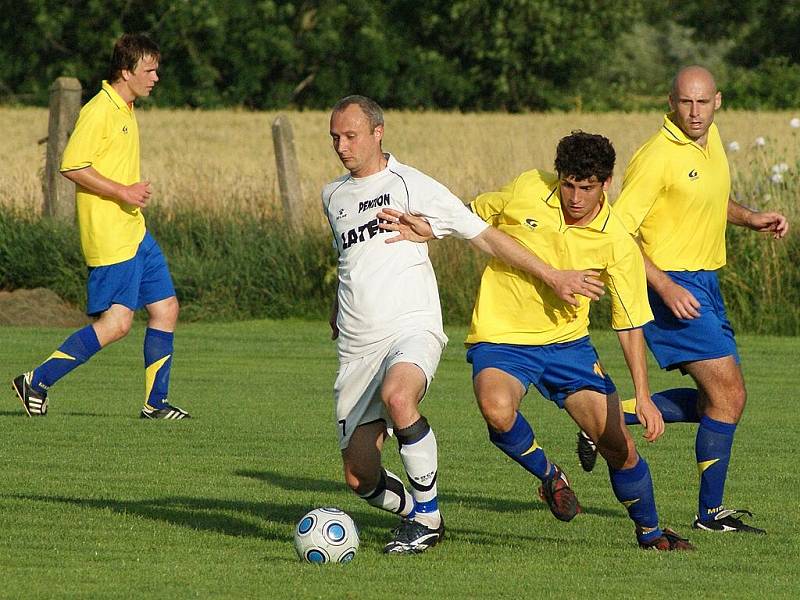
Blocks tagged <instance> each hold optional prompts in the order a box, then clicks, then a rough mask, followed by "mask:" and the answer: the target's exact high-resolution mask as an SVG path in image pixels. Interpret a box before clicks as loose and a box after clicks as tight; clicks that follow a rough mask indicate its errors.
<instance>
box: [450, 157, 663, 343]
mask: <svg viewBox="0 0 800 600" xmlns="http://www.w3.org/2000/svg"><path fill="white" fill-rule="evenodd" d="M602 202H603V203H602V206H601V208H600V212H599V213H598V214H597V215H596V216H595V218H594V219H593V220H592V221H591V222H590V223H588V224H587V225H582V226H574V225H572V226H571V225H567V224H565V222H564V212H563V209H562V207H561V197H560V193H559V183H558V178H557V176H556V175H553V174H551V173H545V172H542V171H538V170H534V171H527V172H525V173H523V174H522V175H520V176H519V177H517V179H515V180H514V181H513V182H512V183H510V184H509V185H507V186H506V187H504V188H503V189H502V190H500V191H499V192H488V193H486V194H481V195H480V196H478V197H477V198H476V199H475V200H474V201H473V202H472V203H471V204H470V207H471V209H472V210H473V211H474V212H475V213H476V214H477V215H478V216H480V217H481V218H483V219H484V220H485V221H487V222H488V223H490V224H491V225H493V226H494V227H497V228H498V229H500V230H501V231H503V232H505V233H507V234H508V235H510V236H511V237H513V238H514V239H515V240H517V241H518V242H519V243H521V244H522V245H523V246H525V247H526V248H528V249H529V250H531V251H532V252H534V253H536V255H537V256H539V258H541V259H542V260H544V261H545V262H547V263H548V264H550V265H552V266H554V267H556V268H558V269H578V270H582V269H595V270H597V271H600V272H601V278H602V279H603V281H604V282H605V284H606V286H607V290H608V292H609V294H610V296H611V307H612V319H611V320H612V323H611V324H612V327H613V328H614V329H631V328H635V327H641V326H642V325H644V324H645V323H647V322H648V321H650V320H652V319H653V314H652V312H651V311H650V304H649V302H648V300H647V281H646V278H645V272H644V261H643V259H642V254H641V251H640V250H639V247H638V246H637V245H636V242H635V241H634V240H633V238H632V237H631V236H630V234H629V233H628V232H627V231H626V230H625V228H624V227H623V225H622V223H621V222H620V221H619V219H618V218H617V217H616V216H615V215H614V214H613V213H612V211H611V210H610V206H609V203H608V200H607V198H606V197H605V194H604V195H603V200H602ZM577 298H578V300H579V301H580V305H579V306H577V307H573V306H571V305H569V304H567V303H566V302H563V301H562V300H560V299H559V298H558V296H556V295H555V293H554V292H553V291H552V290H551V289H550V288H549V287H548V286H547V285H545V284H544V283H543V282H541V281H540V280H538V279H537V278H535V277H533V276H532V275H529V274H528V273H525V272H523V271H519V270H517V269H514V268H513V267H509V266H508V265H506V264H505V263H503V262H501V261H500V260H498V259H496V258H493V259H492V260H490V261H489V264H488V265H487V266H486V269H485V270H484V272H483V276H482V278H481V285H480V289H479V290H478V297H477V299H476V301H475V308H474V309H473V313H472V323H471V325H470V330H469V334H468V335H467V339H466V343H467V344H475V343H477V342H493V343H502V344H523V345H531V346H543V345H546V344H555V343H562V342H569V341H573V340H577V339H579V338H582V337H584V336H585V335H587V334H588V327H589V299H588V298H585V297H583V296H577Z"/></svg>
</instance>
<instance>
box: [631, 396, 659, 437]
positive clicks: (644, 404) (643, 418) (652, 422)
mask: <svg viewBox="0 0 800 600" xmlns="http://www.w3.org/2000/svg"><path fill="white" fill-rule="evenodd" d="M636 416H637V417H638V418H639V423H641V424H642V427H644V434H643V435H642V437H643V438H644V439H646V440H647V441H648V442H655V441H656V440H657V439H658V438H660V437H661V435H662V434H663V433H664V417H663V416H661V411H660V410H658V407H656V405H655V404H653V401H652V400H651V399H650V396H645V397H643V398H637V399H636Z"/></svg>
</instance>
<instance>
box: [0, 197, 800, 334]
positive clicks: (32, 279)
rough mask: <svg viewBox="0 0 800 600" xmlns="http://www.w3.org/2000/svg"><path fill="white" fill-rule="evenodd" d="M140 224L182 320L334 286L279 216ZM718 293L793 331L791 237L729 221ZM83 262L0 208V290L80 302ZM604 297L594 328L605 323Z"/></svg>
mask: <svg viewBox="0 0 800 600" xmlns="http://www.w3.org/2000/svg"><path fill="white" fill-rule="evenodd" d="M148 228H149V229H150V231H152V232H153V235H154V236H155V238H156V239H157V240H158V242H159V244H160V245H161V247H162V249H163V250H164V253H165V254H166V256H167V260H168V262H169V264H170V270H171V271H172V276H173V279H174V280H175V287H176V289H177V292H178V298H179V299H180V301H181V305H182V313H181V315H182V316H181V318H182V319H183V320H185V321H197V320H210V321H218V320H235V319H249V318H265V317H266V318H286V317H300V318H315V319H320V318H327V316H328V314H329V311H330V306H331V301H332V299H333V297H334V294H335V289H336V258H335V253H334V252H333V250H332V249H331V245H330V239H329V236H330V233H329V232H328V231H319V230H313V229H312V230H309V231H305V232H303V233H294V232H292V231H291V230H290V229H288V228H287V226H286V224H285V223H284V222H283V221H281V220H276V219H271V218H269V217H262V218H257V217H253V216H251V215H244V214H240V215H236V214H231V213H220V214H209V213H207V212H190V211H184V212H179V213H175V214H171V215H166V214H160V213H159V212H158V211H153V210H150V211H148ZM728 240H729V246H728V267H726V268H725V269H723V270H722V275H721V281H722V287H723V292H724V294H725V297H726V299H727V303H728V312H729V315H730V317H731V320H732V322H733V324H734V326H735V327H736V329H737V331H747V332H753V333H770V334H780V335H798V334H800V270H798V269H797V267H796V265H797V262H798V260H800V238H798V236H796V235H795V236H790V237H788V238H787V239H786V240H783V241H774V240H770V239H765V237H764V236H762V235H758V234H755V233H753V232H750V231H743V230H740V229H739V228H733V227H731V228H729V232H728ZM430 246H431V259H432V262H433V265H434V268H435V270H436V273H437V278H438V281H439V290H440V295H441V298H442V310H443V312H444V318H445V321H446V322H448V323H456V324H458V323H466V322H468V321H469V318H470V315H471V314H472V304H473V302H474V299H475V292H476V290H477V287H478V283H479V281H480V272H481V270H482V268H483V265H484V264H485V260H486V259H485V257H484V256H483V255H481V254H480V253H479V252H477V251H476V250H474V249H473V248H472V247H470V246H469V244H467V243H466V242H463V241H460V240H455V239H446V240H443V241H440V242H432V243H431V244H430ZM85 273H86V267H85V266H84V263H83V259H82V257H81V254H80V248H79V242H78V236H77V231H76V230H75V228H74V227H72V226H70V225H67V224H63V223H58V222H56V221H53V220H49V219H46V218H44V219H40V218H38V217H36V218H31V217H28V216H23V215H19V214H15V213H13V212H11V211H9V210H8V209H7V208H3V207H2V206H0V289H6V290H14V289H17V288H33V287H48V288H50V289H52V290H53V291H55V292H56V293H57V294H59V295H60V296H61V297H62V298H64V299H66V300H68V301H69V302H72V303H74V304H78V305H83V304H84V302H85V292H84V282H85ZM609 311H610V306H609V304H608V298H604V299H603V300H602V301H601V302H600V303H599V304H597V305H596V306H594V307H593V312H592V321H593V323H594V325H595V326H597V327H603V328H604V327H606V326H607V324H608V323H609Z"/></svg>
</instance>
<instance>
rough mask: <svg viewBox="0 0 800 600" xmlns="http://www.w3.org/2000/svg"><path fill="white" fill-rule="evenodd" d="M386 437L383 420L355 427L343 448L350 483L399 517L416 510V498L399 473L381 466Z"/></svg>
mask: <svg viewBox="0 0 800 600" xmlns="http://www.w3.org/2000/svg"><path fill="white" fill-rule="evenodd" d="M385 438H386V425H385V424H384V422H383V421H376V422H374V423H366V424H364V425H360V426H359V427H356V429H355V431H354V432H353V435H352V436H351V437H350V441H349V443H348V446H347V448H345V449H344V450H342V463H343V465H344V478H345V481H346V482H347V485H348V486H349V487H350V489H351V490H353V491H354V492H355V493H356V494H358V495H359V496H360V497H361V498H363V499H364V500H366V501H367V503H369V504H371V505H372V506H374V507H376V508H380V509H381V510H385V511H388V512H391V513H394V514H396V515H399V516H400V517H408V516H409V514H411V513H412V512H413V510H414V499H413V498H412V497H411V494H409V493H408V490H406V488H405V486H404V485H403V482H402V481H401V480H400V478H399V477H397V475H395V474H394V473H392V472H391V471H387V470H386V469H384V468H383V467H382V466H381V451H382V450H383V442H384V440H385Z"/></svg>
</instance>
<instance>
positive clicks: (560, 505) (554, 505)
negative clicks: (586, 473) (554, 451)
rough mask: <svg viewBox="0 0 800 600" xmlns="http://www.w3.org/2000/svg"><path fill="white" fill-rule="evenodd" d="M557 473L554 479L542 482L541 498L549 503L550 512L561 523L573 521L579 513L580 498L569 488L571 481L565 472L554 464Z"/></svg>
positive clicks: (540, 488)
mask: <svg viewBox="0 0 800 600" xmlns="http://www.w3.org/2000/svg"><path fill="white" fill-rule="evenodd" d="M552 467H553V469H555V473H554V474H553V477H551V478H550V479H547V480H546V481H543V482H542V485H541V486H540V487H539V497H540V498H541V499H542V500H544V501H545V502H547V505H548V506H549V507H550V512H552V513H553V515H554V516H555V518H556V519H558V520H559V521H571V520H572V519H574V518H575V515H577V514H578V513H579V512H581V505H580V504H578V497H577V496H576V495H575V492H573V491H572V488H571V487H569V480H568V479H567V476H566V475H565V474H564V472H563V471H562V470H561V469H559V468H558V465H556V464H553V465H552Z"/></svg>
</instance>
